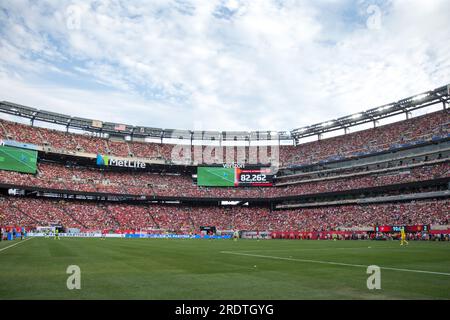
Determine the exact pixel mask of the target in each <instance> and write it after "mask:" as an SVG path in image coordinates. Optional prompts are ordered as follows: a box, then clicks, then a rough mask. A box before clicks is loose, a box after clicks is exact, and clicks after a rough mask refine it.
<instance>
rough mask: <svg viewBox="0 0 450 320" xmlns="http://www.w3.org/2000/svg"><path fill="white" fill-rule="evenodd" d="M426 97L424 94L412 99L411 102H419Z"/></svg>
mask: <svg viewBox="0 0 450 320" xmlns="http://www.w3.org/2000/svg"><path fill="white" fill-rule="evenodd" d="M426 97H428V94H426V93H424V94H419V95H418V96H416V97H414V98H413V101H419V100H422V99H424V98H426Z"/></svg>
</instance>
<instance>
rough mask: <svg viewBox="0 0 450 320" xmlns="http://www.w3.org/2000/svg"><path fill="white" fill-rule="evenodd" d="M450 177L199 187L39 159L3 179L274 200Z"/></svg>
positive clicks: (394, 175) (188, 181) (402, 175)
mask: <svg viewBox="0 0 450 320" xmlns="http://www.w3.org/2000/svg"><path fill="white" fill-rule="evenodd" d="M449 176H450V162H448V161H447V162H439V163H435V164H426V163H424V164H423V165H422V166H416V167H413V168H409V169H408V168H400V169H399V170H396V171H389V172H383V173H374V174H367V175H357V176H350V177H341V178H339V177H334V178H333V179H328V180H327V179H325V178H324V179H321V180H315V181H309V182H308V181H299V182H296V183H295V184H289V185H284V186H275V187H239V188H236V187H201V186H197V185H196V183H195V182H194V181H193V179H192V177H191V176H190V175H189V174H159V173H150V172H140V171H120V172H118V171H110V170H102V169H96V168H85V167H79V166H65V165H62V164H58V163H50V162H40V163H39V165H38V172H37V174H35V175H31V174H25V173H18V172H13V171H5V170H0V183H4V184H11V185H16V186H36V187H42V188H47V189H58V190H71V191H81V192H102V193H116V194H131V195H146V196H160V197H164V196H167V197H197V198H226V199H232V198H274V197H282V196H292V195H304V194H316V193H325V192H335V191H344V190H355V189H362V188H370V187H380V186H387V185H392V184H400V183H407V182H416V181H426V180H432V179H437V178H445V177H449Z"/></svg>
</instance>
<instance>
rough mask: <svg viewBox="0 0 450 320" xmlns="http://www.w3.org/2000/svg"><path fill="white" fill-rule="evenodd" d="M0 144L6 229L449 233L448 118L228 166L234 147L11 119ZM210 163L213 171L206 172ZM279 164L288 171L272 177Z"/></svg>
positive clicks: (0, 203)
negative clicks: (408, 227)
mask: <svg viewBox="0 0 450 320" xmlns="http://www.w3.org/2000/svg"><path fill="white" fill-rule="evenodd" d="M0 111H1V110H0ZM2 112H5V111H2ZM7 113H11V112H7ZM16 116H17V114H16ZM60 116H61V117H65V116H63V115H60ZM67 117H68V116H67ZM49 122H50V121H49ZM32 124H34V122H32ZM144 131H145V130H144ZM0 138H1V139H2V141H3V143H2V146H1V150H0V151H1V153H2V155H1V157H0V190H1V194H2V196H1V198H0V219H1V220H0V225H3V226H26V227H28V228H33V227H37V226H44V225H50V224H52V225H55V224H57V225H61V226H63V227H64V228H77V229H79V230H83V231H89V230H112V231H114V230H121V231H123V230H138V229H145V230H154V231H155V230H156V231H155V232H177V233H186V232H197V231H198V230H199V229H200V227H201V226H214V227H216V228H217V230H248V231H276V232H284V231H305V232H309V231H311V232H313V231H327V230H357V229H358V230H359V229H360V228H366V230H367V229H370V228H373V226H374V225H383V224H384V225H389V224H395V225H399V224H421V225H432V224H433V225H441V224H443V225H446V224H448V219H449V214H450V210H449V209H450V202H449V195H450V194H449V185H450V162H449V156H450V113H449V111H448V110H447V109H445V108H444V109H443V110H441V111H435V112H432V113H428V114H425V115H421V116H418V117H414V118H409V119H407V120H403V121H399V122H395V123H391V124H387V125H383V126H379V127H375V128H372V129H366V130H362V131H358V132H354V133H349V134H344V135H340V136H336V137H332V138H327V139H320V140H318V141H314V142H308V143H297V144H296V145H293V146H287V145H283V144H280V143H279V141H278V144H277V145H276V149H271V148H268V150H265V152H267V153H266V154H264V155H263V156H261V154H260V151H261V152H262V151H263V149H265V148H266V147H259V148H251V147H249V146H245V147H244V146H233V147H231V148H232V151H233V153H232V155H231V156H230V155H229V154H227V153H228V152H229V150H225V149H226V147H224V146H214V147H211V146H206V145H203V146H195V145H193V144H192V142H191V145H189V144H187V145H183V146H181V147H180V146H176V145H174V144H169V143H164V142H163V141H162V139H161V142H160V143H156V142H144V141H143V140H142V139H141V140H139V139H137V141H135V140H134V139H130V138H126V137H124V136H114V135H112V134H111V135H108V136H106V135H103V134H102V133H101V132H97V134H92V132H91V134H90V135H86V134H79V133H74V132H69V131H68V130H66V132H64V131H59V130H53V129H48V128H43V127H39V126H36V125H26V124H21V123H16V122H13V121H10V120H5V119H2V120H0ZM177 147H180V149H179V150H177V151H176V152H173V150H174V148H177ZM228 148H229V147H228ZM205 151H206V152H205ZM205 153H206V154H207V157H208V159H209V160H212V162H213V163H208V164H207V165H209V166H206V167H204V166H205V164H204V163H202V161H203V160H205V157H206V155H205ZM174 155H177V156H180V157H181V158H185V159H187V161H186V162H185V163H179V162H176V161H174V159H173V156H174ZM186 156H187V157H186ZM242 156H243V158H242ZM276 157H279V158H280V159H279V161H278V160H276V159H275V158H276ZM255 160H256V161H255ZM274 162H276V163H277V164H279V165H280V166H277V167H276V170H275V171H271V170H273V167H269V166H270V165H273V164H274ZM200 164H201V166H200ZM269 168H270V170H269ZM208 175H209V176H208ZM219 185H220V186H219ZM225 201H227V202H229V201H234V202H233V203H231V204H230V203H225Z"/></svg>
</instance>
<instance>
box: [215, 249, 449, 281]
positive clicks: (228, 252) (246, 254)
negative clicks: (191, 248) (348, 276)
mask: <svg viewBox="0 0 450 320" xmlns="http://www.w3.org/2000/svg"><path fill="white" fill-rule="evenodd" d="M220 253H224V254H234V255H238V256H248V257H255V258H265V259H273V260H286V261H296V262H307V263H318V264H329V265H336V266H344V267H356V268H367V267H368V266H366V265H362V264H351V263H343V262H332V261H321V260H310V259H294V258H285V257H276V256H266V255H261V254H251V253H242V252H232V251H220ZM380 269H384V270H392V271H401V272H414V273H426V274H437V275H443V276H450V273H445V272H435V271H425V270H415V269H402V268H392V267H383V266H380Z"/></svg>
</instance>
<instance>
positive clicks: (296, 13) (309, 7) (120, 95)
mask: <svg viewBox="0 0 450 320" xmlns="http://www.w3.org/2000/svg"><path fill="white" fill-rule="evenodd" d="M413 2H414V3H412V1H402V0H398V1H389V2H386V3H383V5H380V12H381V16H380V28H379V29H375V30H371V29H368V28H367V24H366V23H365V21H366V19H368V18H370V14H369V13H367V11H366V9H367V8H368V7H369V6H370V5H373V3H372V2H370V1H359V2H356V3H354V2H353V3H351V2H349V1H327V0H322V1H314V2H310V3H305V2H299V1H239V0H229V1H206V0H205V1H200V0H199V1H188V0H184V1H182V0H177V1H172V2H167V1H133V2H132V3H126V2H122V1H95V2H92V3H87V2H81V1H80V2H78V1H46V2H39V3H38V4H36V3H35V2H31V1H30V2H28V1H14V2H9V3H8V4H6V3H3V4H1V5H0V7H1V8H2V9H3V11H2V12H3V13H0V15H3V16H1V20H2V21H3V22H2V30H3V31H0V37H1V38H0V54H1V56H2V60H1V61H0V99H1V100H12V101H15V102H17V103H22V104H27V105H30V106H39V107H40V108H45V109H49V110H54V111H62V110H64V112H67V113H70V114H73V115H79V116H83V117H87V116H92V117H94V116H95V118H98V119H102V120H103V119H105V120H111V121H114V119H119V120H120V122H128V123H132V124H146V125H149V126H157V127H165V128H180V129H181V128H186V129H191V128H193V127H194V126H198V123H199V122H202V123H201V127H202V128H203V129H208V130H254V129H261V130H269V129H270V130H273V129H275V130H290V129H293V128H296V127H300V126H302V125H307V124H312V123H315V122H319V121H323V120H325V119H333V118H336V117H339V116H343V115H346V114H350V113H355V112H358V111H361V110H363V109H367V108H371V107H374V106H376V105H379V104H384V103H387V102H390V101H393V100H397V99H399V98H402V97H404V96H407V95H410V94H415V93H418V92H420V91H422V90H427V89H431V88H434V87H437V86H440V85H443V84H446V83H448V82H450V77H449V75H450V44H449V43H448V39H449V38H450V29H449V28H448V26H447V25H448V19H447V14H446V13H447V12H450V3H449V2H448V1H445V0H442V1H437V0H436V1H419V0H415V1H413ZM375 4H376V2H375ZM69 6H77V7H78V8H79V12H80V16H79V28H75V29H73V28H72V29H71V28H68V27H67V19H69V18H73V17H68V12H67V8H68V7H69ZM5 12H7V13H5ZM70 12H71V11H70ZM70 12H69V13H70ZM349 12H350V13H349ZM431 35H432V36H431ZM106 118H107V119H106ZM117 121H118V120H117Z"/></svg>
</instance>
